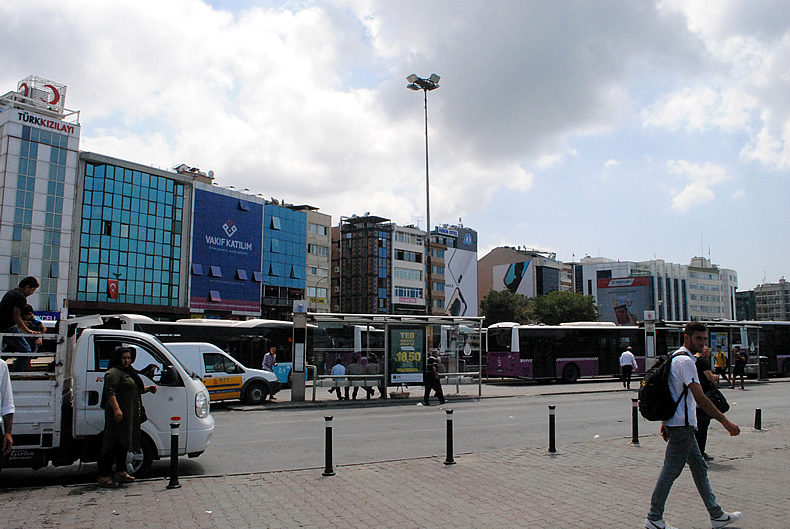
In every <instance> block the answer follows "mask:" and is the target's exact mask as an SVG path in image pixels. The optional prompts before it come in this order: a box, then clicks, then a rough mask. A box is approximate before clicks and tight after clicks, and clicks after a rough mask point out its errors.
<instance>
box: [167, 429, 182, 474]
mask: <svg viewBox="0 0 790 529" xmlns="http://www.w3.org/2000/svg"><path fill="white" fill-rule="evenodd" d="M171 420H172V421H173V422H171V423H170V483H168V484H167V488H168V489H180V488H181V484H180V483H179V482H178V421H180V420H181V417H171Z"/></svg>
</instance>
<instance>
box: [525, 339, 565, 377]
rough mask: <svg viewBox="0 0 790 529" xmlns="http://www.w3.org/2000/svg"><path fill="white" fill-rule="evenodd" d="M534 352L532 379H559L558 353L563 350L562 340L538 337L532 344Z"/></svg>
mask: <svg viewBox="0 0 790 529" xmlns="http://www.w3.org/2000/svg"><path fill="white" fill-rule="evenodd" d="M530 346H531V347H530V348H531V350H532V378H556V377H557V351H558V350H562V340H561V339H560V338H557V337H555V338H551V337H548V336H546V337H543V336H541V337H537V338H535V339H533V340H532V343H531V344H530Z"/></svg>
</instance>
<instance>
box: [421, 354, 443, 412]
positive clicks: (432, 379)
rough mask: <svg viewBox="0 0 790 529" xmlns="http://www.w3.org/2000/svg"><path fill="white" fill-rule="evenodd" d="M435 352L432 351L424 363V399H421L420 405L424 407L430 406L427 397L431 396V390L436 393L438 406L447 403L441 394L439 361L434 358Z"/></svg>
mask: <svg viewBox="0 0 790 529" xmlns="http://www.w3.org/2000/svg"><path fill="white" fill-rule="evenodd" d="M436 355H437V352H436V351H432V352H431V355H430V356H429V357H428V359H427V360H426V361H425V376H424V378H425V398H423V400H422V403H423V404H424V405H426V406H430V405H431V403H430V400H429V397H430V395H431V390H433V391H434V393H436V398H438V399H439V404H444V403H445V402H447V401H446V400H445V399H444V393H443V392H442V383H441V381H440V380H439V359H438V358H436Z"/></svg>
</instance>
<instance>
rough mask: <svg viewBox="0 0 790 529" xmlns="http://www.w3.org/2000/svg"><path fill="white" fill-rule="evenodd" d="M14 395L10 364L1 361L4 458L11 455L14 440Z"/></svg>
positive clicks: (0, 381)
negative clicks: (12, 435) (12, 434)
mask: <svg viewBox="0 0 790 529" xmlns="http://www.w3.org/2000/svg"><path fill="white" fill-rule="evenodd" d="M14 411H16V408H14V394H13V392H12V391H11V375H9V374H8V364H6V363H5V360H3V359H0V415H2V416H3V448H2V450H3V451H2V457H3V458H5V457H7V456H8V454H10V453H11V449H12V448H13V447H14V440H13V438H12V437H11V427H12V426H13V424H14Z"/></svg>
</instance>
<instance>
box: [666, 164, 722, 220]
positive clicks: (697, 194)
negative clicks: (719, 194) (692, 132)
mask: <svg viewBox="0 0 790 529" xmlns="http://www.w3.org/2000/svg"><path fill="white" fill-rule="evenodd" d="M667 167H668V168H669V171H670V172H671V173H673V174H677V175H681V176H685V177H686V178H688V180H690V182H689V183H688V184H687V185H686V187H685V188H683V190H682V191H680V192H678V193H676V194H675V196H674V197H673V198H672V209H674V210H677V211H681V212H686V211H689V210H691V209H693V208H697V207H700V206H703V205H705V204H707V203H710V202H712V201H713V200H714V199H715V198H716V194H715V193H714V192H713V186H714V185H716V184H719V183H721V182H724V181H727V180H729V179H730V176H729V175H728V174H727V171H726V169H725V168H724V167H721V166H717V165H714V164H711V163H706V164H703V165H699V164H696V163H692V162H688V161H686V160H670V161H668V162H667Z"/></svg>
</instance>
